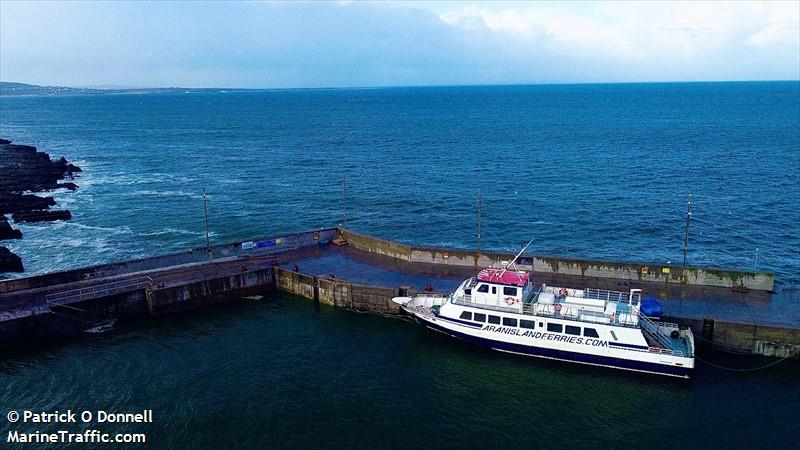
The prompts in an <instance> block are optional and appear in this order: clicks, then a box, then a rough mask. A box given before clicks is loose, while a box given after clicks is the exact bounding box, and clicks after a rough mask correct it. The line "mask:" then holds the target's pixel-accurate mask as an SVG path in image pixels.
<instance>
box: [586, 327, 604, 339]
mask: <svg viewBox="0 0 800 450" xmlns="http://www.w3.org/2000/svg"><path fill="white" fill-rule="evenodd" d="M583 335H584V336H586V337H595V338H596V337H600V335H599V334H597V330H595V329H594V328H584V329H583Z"/></svg>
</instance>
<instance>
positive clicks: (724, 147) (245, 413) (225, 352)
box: [0, 82, 800, 449]
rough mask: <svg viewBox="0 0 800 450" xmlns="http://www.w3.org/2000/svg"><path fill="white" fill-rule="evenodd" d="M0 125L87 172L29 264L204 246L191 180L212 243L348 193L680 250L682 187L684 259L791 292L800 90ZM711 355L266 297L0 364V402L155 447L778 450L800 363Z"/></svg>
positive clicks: (624, 92)
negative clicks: (700, 358)
mask: <svg viewBox="0 0 800 450" xmlns="http://www.w3.org/2000/svg"><path fill="white" fill-rule="evenodd" d="M0 137H3V138H7V139H11V140H13V141H15V142H17V143H21V144H31V145H36V146H37V147H39V149H40V150H42V151H46V152H48V153H50V155H51V156H52V157H60V156H62V155H63V156H65V157H66V158H67V159H69V160H70V161H72V162H74V163H76V164H78V165H79V166H81V167H82V168H83V170H84V172H83V173H82V174H81V176H80V178H78V179H77V181H76V183H77V184H78V185H79V186H80V189H79V190H78V191H76V192H67V191H56V192H54V193H53V194H54V195H55V197H56V199H57V201H58V203H59V205H60V206H62V207H65V208H68V209H70V210H71V211H72V213H73V219H72V220H71V221H69V222H59V223H52V224H38V225H21V226H19V227H20V228H21V229H22V231H23V233H24V239H22V240H21V241H11V242H8V241H7V242H6V243H4V245H6V244H8V246H9V247H10V248H11V249H12V250H13V251H15V252H17V253H18V254H20V255H21V256H22V258H23V261H24V263H25V265H26V268H27V269H28V272H27V273H26V274H33V273H42V272H49V271H54V270H61V269H68V268H73V267H78V266H84V265H90V264H99V263H104V262H110V261H116V260H121V259H127V258H135V257H144V256H149V255H155V254H161V253H165V252H170V251H180V250H185V249H187V248H189V247H200V246H204V245H205V237H204V232H203V230H204V224H203V195H202V192H203V189H204V188H205V189H206V190H207V191H208V192H209V225H210V229H211V231H212V232H211V239H212V241H213V242H216V243H223V242H232V241H237V240H246V239H250V238H254V237H260V236H265V235H271V234H278V233H285V232H292V231H298V230H306V229H312V228H320V227H329V226H335V225H339V224H342V223H343V222H344V221H345V218H344V211H345V210H346V211H347V214H346V220H347V224H348V226H349V227H350V228H352V229H354V230H356V231H360V232H364V233H368V234H373V235H375V236H379V237H384V238H388V239H393V240H398V241H403V242H408V243H414V244H423V245H431V246H450V247H463V248H474V246H475V227H476V200H477V197H478V191H479V190H480V191H481V193H482V199H483V208H482V241H481V246H482V248H484V249H493V250H504V251H511V250H516V249H518V248H519V245H520V243H521V242H527V240H529V239H531V238H533V239H534V249H533V251H534V252H536V253H541V254H553V255H562V256H574V257H587V258H603V259H618V260H624V261H643V262H668V261H672V262H676V263H679V262H682V259H683V253H682V248H683V233H684V227H685V220H686V200H687V195H688V194H691V195H692V222H691V228H690V241H689V253H688V259H689V263H690V264H691V265H699V266H707V265H708V266H718V267H733V268H757V269H760V270H769V271H774V272H775V274H776V283H777V285H778V287H779V289H786V288H793V287H796V286H797V285H798V284H800V225H798V224H800V208H798V204H799V203H800V201H798V200H800V183H799V181H800V83H798V82H764V83H760V82H759V83H680V84H677V83H676V84H669V83H667V84H627V85H559V86H507V87H501V86H498V87H436V88H434V87H431V88H387V89H339V90H282V91H278V90H275V91H247V92H235V91H230V92H218V93H169V94H146V95H85V96H54V97H0ZM345 182H346V189H343V183H345ZM343 191H346V195H345V194H344V193H343ZM708 357H709V358H711V360H710V361H709V362H712V364H714V365H710V364H706V363H702V362H698V368H697V370H696V378H695V379H694V380H692V381H689V382H685V381H676V380H671V379H665V378H661V377H653V376H643V375H637V374H632V373H625V372H617V371H612V370H604V369H598V368H592V367H583V366H579V365H572V364H561V363H555V362H548V361H542V360H535V359H528V358H523V357H516V356H511V355H504V354H500V353H496V352H491V351H487V350H483V349H480V348H475V347H472V346H469V345H467V344H464V343H461V342H459V341H456V340H452V339H449V338H446V337H444V336H439V335H437V334H434V333H431V332H427V331H425V330H423V329H421V327H418V326H416V325H414V324H412V323H408V322H406V321H403V320H396V319H390V318H385V317H379V316H374V315H368V314H357V313H353V312H348V311H342V310H333V309H329V308H325V307H317V306H314V305H313V304H312V303H310V302H308V301H304V300H301V299H297V298H293V297H290V296H287V295H284V294H274V293H273V294H268V295H265V296H264V297H263V298H262V299H260V300H252V299H249V300H248V299H241V300H236V301H234V302H232V303H230V304H226V305H221V306H215V307H211V308H206V309H203V310H200V311H195V312H191V313H187V314H182V315H180V316H175V317H168V318H159V319H157V320H150V321H143V322H141V323H128V324H121V325H120V328H118V329H117V330H115V331H113V332H112V333H111V334H107V335H103V336H100V337H92V336H84V337H81V338H79V339H77V340H74V341H70V342H67V343H63V344H62V345H58V346H55V347H53V348H50V349H45V350H39V351H33V352H25V353H22V354H19V355H14V356H10V357H7V358H4V359H2V360H0V386H2V387H1V388H0V409H2V411H0V418H4V416H5V414H6V412H5V410H10V409H26V408H27V409H35V408H44V409H66V408H72V409H73V410H75V409H105V410H111V411H115V412H124V411H133V410H137V409H143V408H151V409H153V410H154V415H155V418H156V423H155V424H152V425H144V426H137V425H130V426H113V427H111V426H108V427H106V428H104V429H103V430H102V431H106V430H108V431H115V432H117V431H123V430H124V431H133V432H146V433H148V439H149V440H150V442H151V443H153V445H155V447H153V448H233V447H246V448H270V447H293V448H313V447H331V446H333V447H340V448H356V447H357V448H400V447H406V448H420V447H423V446H424V447H444V448H447V447H464V446H470V447H491V448H514V447H526V448H527V447H541V448H598V447H600V448H603V447H623V446H626V447H635V448H664V449H674V448H701V447H702V448H748V447H749V448H791V447H792V446H793V445H794V435H795V434H796V430H797V428H798V426H800V420H799V419H798V418H797V414H796V409H797V406H798V405H800V384H798V383H799V382H798V377H797V375H798V373H800V366H799V365H798V363H797V362H796V361H784V362H780V363H778V364H777V365H775V366H772V367H769V368H767V369H763V370H755V371H751V370H750V369H754V368H757V367H759V366H762V365H764V364H768V363H770V362H773V360H770V359H743V358H740V357H736V358H733V357H730V356H729V355H725V354H711V355H708ZM716 366H724V367H728V368H729V369H737V370H724V369H720V368H718V367H716ZM739 369H741V370H739ZM41 429H42V431H44V430H46V429H53V427H52V426H50V427H49V428H48V426H43V427H41ZM6 430H7V423H6V422H5V420H0V433H3V434H2V437H3V439H5V433H6V432H7V431H6ZM128 447H130V446H128ZM134 447H135V446H134Z"/></svg>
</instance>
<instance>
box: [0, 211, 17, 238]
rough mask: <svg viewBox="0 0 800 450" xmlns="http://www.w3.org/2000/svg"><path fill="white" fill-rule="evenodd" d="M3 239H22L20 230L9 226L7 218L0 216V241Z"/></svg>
mask: <svg viewBox="0 0 800 450" xmlns="http://www.w3.org/2000/svg"><path fill="white" fill-rule="evenodd" d="M4 239H22V231H19V230H15V229H13V228H11V224H10V223H8V219H6V217H5V216H0V241H2V240H4Z"/></svg>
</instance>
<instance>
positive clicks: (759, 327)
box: [0, 228, 800, 358]
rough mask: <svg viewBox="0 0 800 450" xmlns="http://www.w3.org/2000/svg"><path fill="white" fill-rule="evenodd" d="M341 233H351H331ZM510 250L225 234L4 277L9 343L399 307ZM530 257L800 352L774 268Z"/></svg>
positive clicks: (537, 266)
mask: <svg viewBox="0 0 800 450" xmlns="http://www.w3.org/2000/svg"><path fill="white" fill-rule="evenodd" d="M337 236H342V237H344V238H345V239H346V240H347V241H348V245H345V246H341V247H339V246H336V245H333V244H332V243H331V242H332V241H333V239H334V238H336V237H337ZM512 257H513V255H509V254H503V253H480V254H477V253H475V252H469V251H465V250H454V249H430V248H423V247H412V246H406V245H404V244H399V243H394V242H390V241H385V240H381V239H376V238H373V237H370V236H365V235H362V234H358V233H355V232H352V231H349V230H344V229H336V228H330V229H322V230H316V231H308V232H303V233H293V234H287V235H284V236H276V237H268V238H263V239H255V240H252V241H245V242H237V243H231V244H226V245H221V246H217V247H214V248H213V249H212V250H211V252H208V251H207V250H206V249H202V248H201V249H193V250H188V251H186V252H181V253H176V254H170V255H163V256H157V257H153V258H145V259H139V260H132V261H124V262H119V263H114V264H107V265H102V266H93V267H86V268H79V269H75V270H71V271H65V272H57V273H50V274H44V275H39V276H33V277H26V278H18V279H13V280H4V281H0V348H6V349H7V348H13V347H16V346H19V345H27V344H29V343H31V342H32V341H38V340H53V339H55V338H58V337H63V336H69V335H73V334H76V333H79V332H80V331H82V330H85V329H87V328H91V327H92V326H95V325H96V324H98V323H102V322H103V321H107V320H116V319H126V318H131V317H137V316H142V317H146V316H148V315H150V316H158V315H161V314H167V313H175V312H179V311H182V310H187V309H192V308H195V307H198V306H201V305H207V304H211V303H215V302H221V301H225V300H227V299H230V298H237V297H241V296H245V295H250V294H252V293H256V292H265V291H271V290H280V291H284V292H288V293H290V294H293V295H296V296H298V297H301V298H306V299H309V300H311V301H317V302H319V303H320V304H324V305H330V306H331V307H337V308H348V309H355V310H360V311H370V312H377V313H384V314H398V313H399V312H400V311H399V309H398V308H397V306H396V305H395V304H394V303H393V302H392V301H391V298H392V297H395V296H397V295H399V294H400V293H401V292H402V293H405V292H407V291H410V292H414V289H415V288H417V289H418V288H421V287H422V286H425V285H426V284H427V283H432V284H433V285H434V287H435V289H436V290H437V291H443V292H449V291H451V290H452V289H454V288H455V287H456V286H457V285H458V284H459V283H460V282H461V281H462V280H463V279H464V278H465V277H468V276H471V275H473V274H474V272H475V264H476V262H477V263H478V267H483V266H486V265H489V264H492V263H495V262H500V261H508V260H510V259H511V258H512ZM295 266H299V267H298V269H299V270H296V271H295V270H294V268H295ZM521 266H522V267H523V268H527V269H528V270H532V277H533V279H534V281H535V282H537V283H540V282H547V283H550V284H554V283H562V284H565V285H570V286H580V287H600V288H607V289H617V290H623V291H626V290H628V289H630V288H633V287H636V288H642V289H644V290H645V293H646V294H647V295H649V296H652V297H656V298H658V299H659V300H660V301H661V302H662V304H663V305H664V309H665V315H667V316H669V318H670V320H673V321H675V322H678V323H679V324H681V325H686V326H689V327H691V328H692V330H693V331H694V332H695V333H696V335H697V336H698V337H699V338H704V337H705V338H706V339H705V340H706V341H708V342H710V343H713V345H715V346H719V347H723V348H727V349H731V350H735V351H740V352H744V353H750V354H758V355H768V356H781V357H792V358H799V357H800V301H794V300H793V298H792V297H791V296H789V295H786V294H785V293H783V292H771V291H772V290H773V289H774V281H773V277H772V274H769V273H765V272H750V271H730V270H721V269H708V268H691V269H688V270H687V271H685V272H683V273H682V274H681V275H680V276H679V277H675V276H673V273H674V272H673V270H675V268H673V267H669V274H666V273H665V272H663V271H662V269H664V268H665V267H664V266H658V265H647V264H638V263H611V262H603V261H584V260H575V259H564V258H552V257H540V256H531V255H524V257H523V258H522V261H521ZM643 268H646V269H647V270H646V271H643V270H642V269H643ZM677 269H680V268H677ZM651 271H652V272H654V273H651ZM655 273H660V275H656V274H655ZM687 274H689V275H690V276H684V275H687ZM691 274H693V275H691ZM714 274H724V275H720V276H717V275H714ZM732 287H733V288H735V289H733V290H732V289H731V288H732ZM704 319H705V320H704ZM709 319H711V320H712V322H710V323H712V324H713V327H711V328H709V326H708V324H709ZM704 324H705V326H704ZM704 332H705V334H704Z"/></svg>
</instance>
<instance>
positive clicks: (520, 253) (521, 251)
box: [499, 239, 533, 276]
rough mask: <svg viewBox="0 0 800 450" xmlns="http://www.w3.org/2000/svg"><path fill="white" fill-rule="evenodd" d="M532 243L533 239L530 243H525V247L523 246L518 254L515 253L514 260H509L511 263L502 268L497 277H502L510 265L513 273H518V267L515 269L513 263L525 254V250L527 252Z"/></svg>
mask: <svg viewBox="0 0 800 450" xmlns="http://www.w3.org/2000/svg"><path fill="white" fill-rule="evenodd" d="M532 243H533V239H531V240H530V241H528V243H527V244H525V246H524V247H522V250H520V251H519V253H517V256H515V257H514V259H512V260H511V262H510V263H508V265H506V266H505V267H503V270H502V271H500V275H499V276H503V274H504V273H506V270H508V268H509V267H511V266H512V265H513V266H514V272H517V273H519V268H518V267H517V265H516V264H515V263H516V262H517V258H519V257H520V256H522V254H523V253H524V252H525V250H527V249H528V247H530V245H531V244H532Z"/></svg>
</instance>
